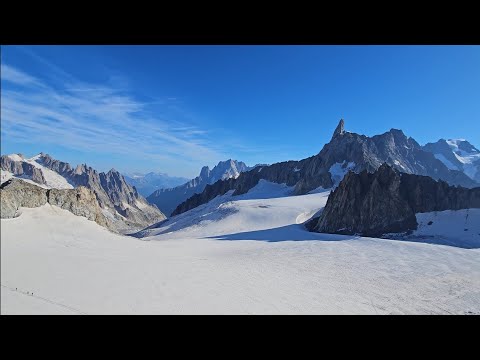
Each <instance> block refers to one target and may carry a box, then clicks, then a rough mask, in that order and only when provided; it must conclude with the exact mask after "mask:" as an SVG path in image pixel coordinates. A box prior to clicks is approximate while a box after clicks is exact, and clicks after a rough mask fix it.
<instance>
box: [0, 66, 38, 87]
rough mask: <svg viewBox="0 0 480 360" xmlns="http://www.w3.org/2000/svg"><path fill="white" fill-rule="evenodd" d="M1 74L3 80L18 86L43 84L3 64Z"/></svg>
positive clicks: (0, 69)
mask: <svg viewBox="0 0 480 360" xmlns="http://www.w3.org/2000/svg"><path fill="white" fill-rule="evenodd" d="M0 73H1V74H2V80H5V81H9V82H11V83H14V84H17V85H36V86H41V83H40V82H39V81H38V80H37V79H36V78H34V77H33V76H30V75H28V74H26V73H24V72H23V71H20V70H17V69H15V68H13V67H11V66H8V65H5V64H1V68H0Z"/></svg>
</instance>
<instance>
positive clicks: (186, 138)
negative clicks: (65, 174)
mask: <svg viewBox="0 0 480 360" xmlns="http://www.w3.org/2000/svg"><path fill="white" fill-rule="evenodd" d="M0 56H1V153H2V154H10V153H22V154H24V155H25V156H28V157H30V156H33V155H36V154H38V153H40V152H45V153H48V154H50V155H51V156H53V157H54V158H56V159H59V160H62V161H67V162H70V163H71V164H72V165H74V166H75V165H76V164H80V163H86V164H87V165H90V166H92V167H94V168H96V169H98V170H100V171H107V170H109V169H111V168H115V169H117V170H119V171H121V172H124V173H131V172H143V173H146V172H150V171H155V172H164V173H168V174H169V175H172V176H185V177H189V178H192V177H195V176H197V175H198V174H199V172H200V169H201V167H202V166H204V165H208V166H210V167H213V166H214V165H215V164H217V163H218V162H219V161H221V160H226V159H229V158H232V159H237V160H241V161H244V162H245V163H247V165H255V164H258V163H274V162H279V161H286V160H299V159H303V158H306V157H309V156H312V155H314V154H317V153H318V152H319V151H320V150H321V149H322V147H323V145H324V144H325V143H327V142H328V141H329V140H330V138H331V136H332V133H333V131H334V129H335V127H336V125H337V124H338V121H339V119H340V118H344V119H345V129H346V130H347V131H352V132H356V133H360V134H365V135H368V136H372V135H376V134H381V133H384V132H386V131H388V130H390V129H391V128H397V129H401V130H403V131H404V133H405V134H406V135H407V136H411V137H413V138H414V139H416V140H417V141H418V142H419V143H420V144H425V143H427V142H434V141H437V140H438V139H440V138H445V139H448V138H464V139H467V140H469V141H470V142H471V143H472V144H473V145H474V146H476V147H480V46H266V45H265V46H262V45H256V46H224V45H217V46H201V45H197V46H138V45H137V46H59V45H55V46H13V45H12V46H2V47H1V55H0Z"/></svg>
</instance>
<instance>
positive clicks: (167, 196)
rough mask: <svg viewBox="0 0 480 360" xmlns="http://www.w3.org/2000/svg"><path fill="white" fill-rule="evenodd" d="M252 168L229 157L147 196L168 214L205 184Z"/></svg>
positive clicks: (202, 188) (228, 177) (200, 189)
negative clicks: (195, 174)
mask: <svg viewBox="0 0 480 360" xmlns="http://www.w3.org/2000/svg"><path fill="white" fill-rule="evenodd" d="M249 169H251V168H250V167H248V166H247V165H246V164H245V163H244V162H242V161H238V160H233V159H228V160H225V161H220V162H219V163H218V164H217V165H215V166H214V167H213V168H212V169H210V168H209V167H208V166H203V167H202V169H201V170H200V174H199V175H198V176H197V177H195V178H193V179H191V180H189V181H187V182H185V183H184V184H182V185H179V186H176V187H174V188H170V189H159V190H156V191H154V192H153V193H152V194H150V195H149V196H148V197H147V200H148V201H149V202H150V203H152V204H155V205H157V207H158V208H159V209H160V210H162V212H164V213H165V214H167V215H170V214H171V213H172V211H173V210H175V208H176V207H177V206H178V204H180V203H182V202H183V201H185V200H187V199H188V198H189V197H191V196H192V195H194V194H196V193H199V192H202V191H203V190H204V189H205V186H207V185H209V184H212V183H214V182H216V181H218V180H227V179H230V178H237V177H238V176H239V175H240V174H241V173H242V172H244V171H248V170H249Z"/></svg>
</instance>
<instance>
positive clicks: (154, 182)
mask: <svg viewBox="0 0 480 360" xmlns="http://www.w3.org/2000/svg"><path fill="white" fill-rule="evenodd" d="M123 177H124V178H125V181H126V182H127V183H128V184H130V185H132V186H135V188H136V189H137V191H138V192H139V193H140V195H142V196H144V197H147V196H149V195H150V194H152V193H153V192H154V191H156V190H159V189H168V188H173V187H175V186H178V185H182V184H185V183H186V182H187V181H188V180H189V179H187V178H184V177H177V176H169V175H168V174H164V173H156V172H149V173H147V174H141V173H132V174H123Z"/></svg>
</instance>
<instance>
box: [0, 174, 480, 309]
mask: <svg viewBox="0 0 480 360" xmlns="http://www.w3.org/2000/svg"><path fill="white" fill-rule="evenodd" d="M291 191H292V189H291V188H289V187H287V186H285V185H279V184H271V183H267V182H261V183H259V185H257V187H255V188H254V189H252V191H250V192H249V193H247V194H245V195H241V196H231V194H230V193H227V194H225V195H224V196H223V197H217V198H216V199H214V200H213V201H211V202H210V203H208V204H205V205H202V207H203V208H202V207H199V208H196V209H193V210H191V211H189V212H187V213H184V214H181V215H179V216H177V217H174V218H172V219H170V220H168V221H166V222H164V223H163V224H161V225H160V226H159V227H158V228H156V229H151V230H150V233H149V234H148V235H150V236H148V237H145V238H142V239H137V238H133V237H126V236H120V235H116V234H113V233H111V232H109V231H107V230H106V229H104V228H102V227H100V226H98V225H97V224H96V223H94V222H92V221H89V220H87V219H86V218H83V217H79V216H74V215H73V214H71V213H70V212H68V211H66V210H62V209H59V208H57V207H52V206H50V205H45V206H43V207H41V208H35V209H22V214H21V215H20V216H19V217H18V218H14V219H2V220H1V260H2V261H1V284H2V288H1V290H2V291H1V312H2V314H15V313H17V314H18V313H20V314H25V313H34V314H39V313H48V314H52V313H69V314H112V313H113V314H198V313H200V314H331V313H339V314H377V313H378V314H412V313H413V314H449V313H454V314H468V313H477V314H479V313H480V261H479V259H480V249H478V247H477V248H472V249H465V248H460V247H455V246H444V245H438V244H431V243H418V242H411V241H396V240H383V239H372V238H361V237H356V236H340V235H327V234H317V233H310V232H307V231H306V230H305V229H304V227H303V225H302V223H303V222H304V221H306V220H307V219H309V218H310V217H311V216H313V215H314V214H316V213H318V212H319V211H321V209H322V207H323V206H324V205H325V203H326V200H327V197H328V191H322V192H318V193H314V194H309V195H303V196H289V195H290V194H291ZM473 213H474V212H471V213H470V215H469V216H472V219H473V220H472V223H474V224H478V223H479V222H475V221H474V219H475V216H477V217H478V213H477V214H476V215H475V214H473ZM450 215H451V214H450ZM437 216H441V215H438V214H437ZM459 216H460V217H461V216H463V215H459ZM425 220H426V219H425ZM422 221H423V220H422ZM452 221H453V220H452ZM462 221H463V220H462ZM438 222H439V224H440V221H438ZM435 224H436V223H435V220H433V224H432V225H430V226H429V228H430V229H433V227H434V225H435ZM438 226H440V225H438ZM440 230H442V231H443V229H440ZM156 234H158V235H156ZM27 293H28V294H27ZM32 293H33V295H30V294H32Z"/></svg>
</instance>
